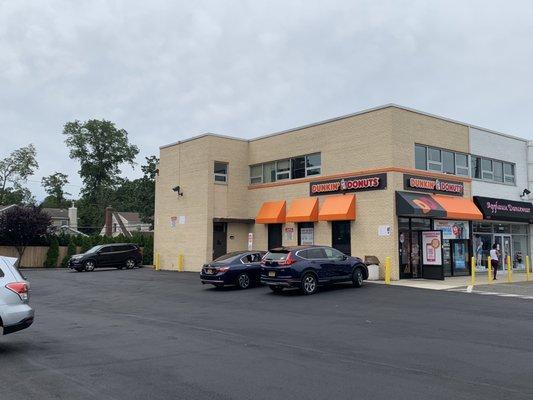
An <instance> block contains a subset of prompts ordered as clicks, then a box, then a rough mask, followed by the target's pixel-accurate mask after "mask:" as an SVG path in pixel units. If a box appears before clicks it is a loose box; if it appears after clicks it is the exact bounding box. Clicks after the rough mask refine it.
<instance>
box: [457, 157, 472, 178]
mask: <svg viewBox="0 0 533 400" xmlns="http://www.w3.org/2000/svg"><path fill="white" fill-rule="evenodd" d="M457 155H460V156H465V158H466V167H465V166H464V165H457ZM460 170H461V171H466V174H460V173H459V171H460ZM455 175H458V176H468V177H469V176H470V157H469V155H468V154H465V153H455Z"/></svg>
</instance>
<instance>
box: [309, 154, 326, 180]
mask: <svg viewBox="0 0 533 400" xmlns="http://www.w3.org/2000/svg"><path fill="white" fill-rule="evenodd" d="M314 155H319V156H320V165H314V166H312V167H308V166H307V157H309V156H314ZM316 170H318V174H311V175H310V174H309V173H308V172H309V171H316ZM321 173H322V154H321V153H313V154H307V155H306V156H305V176H306V177H307V176H315V175H320V174H321Z"/></svg>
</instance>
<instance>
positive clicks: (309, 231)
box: [300, 228, 315, 246]
mask: <svg viewBox="0 0 533 400" xmlns="http://www.w3.org/2000/svg"><path fill="white" fill-rule="evenodd" d="M314 242H315V229H314V228H300V244H301V245H304V246H307V245H312V244H315V243H314Z"/></svg>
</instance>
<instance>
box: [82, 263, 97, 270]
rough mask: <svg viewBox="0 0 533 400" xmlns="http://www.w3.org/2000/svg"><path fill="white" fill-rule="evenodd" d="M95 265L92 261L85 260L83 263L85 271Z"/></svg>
mask: <svg viewBox="0 0 533 400" xmlns="http://www.w3.org/2000/svg"><path fill="white" fill-rule="evenodd" d="M95 267H96V265H95V264H94V261H87V262H86V263H85V265H84V268H85V271H87V272H91V271H94V268H95Z"/></svg>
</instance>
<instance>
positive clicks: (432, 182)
mask: <svg viewBox="0 0 533 400" xmlns="http://www.w3.org/2000/svg"><path fill="white" fill-rule="evenodd" d="M403 187H404V189H405V190H417V191H421V192H431V193H442V194H449V195H452V196H462V195H463V193H464V191H465V187H464V185H463V183H462V182H455V181H448V180H445V179H438V178H430V177H427V176H415V175H404V176H403Z"/></svg>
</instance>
